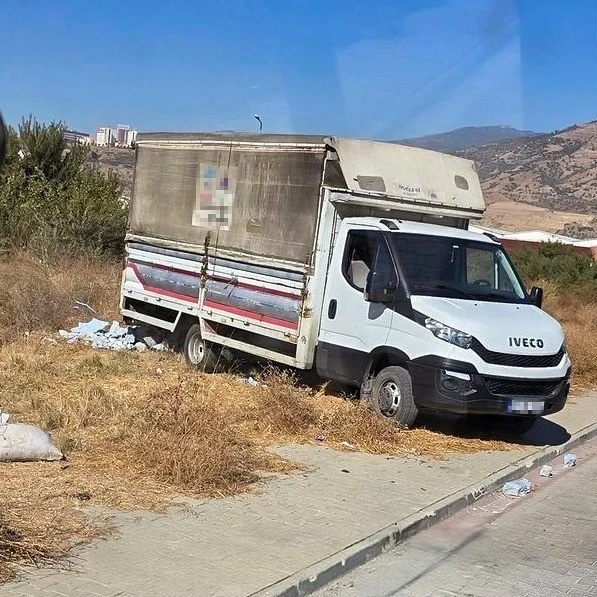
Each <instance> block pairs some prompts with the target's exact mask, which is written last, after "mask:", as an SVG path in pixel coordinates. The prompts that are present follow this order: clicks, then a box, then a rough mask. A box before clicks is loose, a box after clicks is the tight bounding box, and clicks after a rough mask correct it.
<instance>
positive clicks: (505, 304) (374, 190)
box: [120, 133, 571, 433]
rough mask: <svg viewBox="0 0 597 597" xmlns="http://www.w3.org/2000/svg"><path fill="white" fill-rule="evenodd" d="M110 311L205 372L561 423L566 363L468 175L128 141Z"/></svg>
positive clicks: (381, 153)
mask: <svg viewBox="0 0 597 597" xmlns="http://www.w3.org/2000/svg"><path fill="white" fill-rule="evenodd" d="M136 151H137V154H136V165H135V177H134V190H133V195H132V199H131V207H130V221H129V229H128V233H127V237H126V264H125V269H124V273H123V278H122V291H121V305H120V307H121V312H122V315H123V316H124V318H125V320H127V321H130V322H144V323H146V324H150V325H152V326H157V327H160V328H163V329H164V330H166V331H167V332H170V333H172V334H173V337H177V338H180V339H181V342H180V343H181V346H182V347H183V350H184V354H185V356H186V359H187V361H188V362H189V364H191V365H193V366H195V367H197V368H200V369H202V370H204V371H210V370H214V369H215V368H216V367H217V366H218V364H219V363H222V362H223V361H225V360H226V359H230V358H231V355H232V354H233V353H234V352H235V351H239V352H242V353H249V354H252V355H255V356H257V357H261V358H263V359H268V360H271V361H274V362H277V363H282V364H285V365H290V366H292V367H296V368H298V369H315V370H316V371H317V373H318V374H319V375H320V376H321V377H323V378H327V379H331V380H337V381H340V382H343V383H345V384H348V385H352V386H355V387H359V388H360V392H361V396H362V397H363V398H364V399H366V400H369V401H370V402H371V404H372V406H373V408H374V409H375V410H376V412H377V413H378V414H379V415H381V416H383V417H388V418H393V419H395V420H396V421H397V422H398V423H400V424H402V425H405V426H409V425H412V424H413V423H414V421H415V419H416V417H417V414H418V413H419V412H422V411H436V412H437V411H443V412H451V413H461V414H466V415H485V416H487V415H489V416H491V417H493V420H495V421H496V422H497V421H500V422H502V423H503V422H506V423H507V424H509V425H510V426H511V428H512V430H513V431H515V432H518V433H522V432H524V431H526V430H528V429H530V427H531V426H532V425H533V424H534V422H535V421H536V419H537V418H538V417H540V416H541V415H544V414H550V413H555V412H557V411H559V410H561V409H562V408H563V407H564V404H565V402H566V398H567V395H568V390H569V378H570V370H571V364H570V360H569V358H568V354H567V351H566V342H565V337H564V332H563V330H562V327H561V326H560V324H559V323H558V322H557V321H555V320H554V319H553V318H552V317H550V316H549V315H548V314H547V313H546V312H545V311H543V310H542V309H541V299H542V292H541V289H539V288H533V289H531V291H530V292H529V291H527V289H526V288H525V286H524V284H523V282H522V280H521V279H520V277H519V275H518V274H517V272H516V270H515V268H514V266H513V264H512V261H511V260H510V258H509V257H508V255H507V253H506V251H504V249H503V247H502V246H501V245H500V244H499V242H497V241H496V240H494V239H493V238H491V237H489V236H486V235H483V234H478V233H473V232H471V231H469V230H468V225H469V222H470V221H472V220H476V219H479V218H481V217H482V215H483V212H484V207H485V205H484V201H483V196H482V192H481V187H480V183H479V179H478V176H477V173H476V170H475V167H474V164H473V163H472V162H471V161H469V160H466V159H462V158H459V157H454V156H451V155H445V154H442V153H438V152H434V151H429V150H424V149H418V148H411V147H406V146H402V145H398V144H393V143H382V142H375V141H365V140H357V139H344V138H326V137H323V136H296V135H292V136H291V135H266V134H259V135H249V134H206V133H201V134H183V133H148V134H144V135H139V137H138V139H137V150H136Z"/></svg>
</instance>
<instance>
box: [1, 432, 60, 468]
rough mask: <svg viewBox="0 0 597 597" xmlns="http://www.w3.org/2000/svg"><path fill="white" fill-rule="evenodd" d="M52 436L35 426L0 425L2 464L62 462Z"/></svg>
mask: <svg viewBox="0 0 597 597" xmlns="http://www.w3.org/2000/svg"><path fill="white" fill-rule="evenodd" d="M62 458H63V455H62V452H61V451H60V450H59V449H58V448H57V447H56V445H55V444H54V442H53V441H52V438H51V437H50V434H49V433H48V432H47V431H44V430H43V429H40V428H39V427H35V426H34V425H23V424H21V423H4V424H2V425H0V462H29V461H34V460H62Z"/></svg>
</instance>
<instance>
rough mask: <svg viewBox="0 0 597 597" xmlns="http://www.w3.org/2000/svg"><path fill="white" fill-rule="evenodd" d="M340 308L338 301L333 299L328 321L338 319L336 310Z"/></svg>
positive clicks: (329, 308)
mask: <svg viewBox="0 0 597 597" xmlns="http://www.w3.org/2000/svg"><path fill="white" fill-rule="evenodd" d="M337 308H338V301H337V300H336V299H332V300H331V301H330V304H329V306H328V319H334V317H336V309H337Z"/></svg>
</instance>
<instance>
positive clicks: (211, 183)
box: [191, 164, 236, 230]
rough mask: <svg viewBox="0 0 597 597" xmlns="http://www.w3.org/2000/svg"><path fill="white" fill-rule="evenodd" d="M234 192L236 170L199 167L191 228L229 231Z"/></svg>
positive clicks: (208, 166)
mask: <svg viewBox="0 0 597 597" xmlns="http://www.w3.org/2000/svg"><path fill="white" fill-rule="evenodd" d="M235 190H236V168H222V167H218V166H210V165H206V164H201V165H199V175H198V177H197V189H196V199H195V210H194V211H193V216H192V219H191V224H192V225H193V226H201V227H204V228H219V229H221V230H229V229H230V224H231V222H232V205H233V203H234V192H235Z"/></svg>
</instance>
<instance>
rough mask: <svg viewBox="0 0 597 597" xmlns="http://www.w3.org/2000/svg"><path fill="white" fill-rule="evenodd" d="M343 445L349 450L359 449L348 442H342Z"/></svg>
mask: <svg viewBox="0 0 597 597" xmlns="http://www.w3.org/2000/svg"><path fill="white" fill-rule="evenodd" d="M342 445H343V446H344V447H345V448H348V449H349V450H356V449H357V447H356V446H354V445H353V444H349V443H348V442H342Z"/></svg>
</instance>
